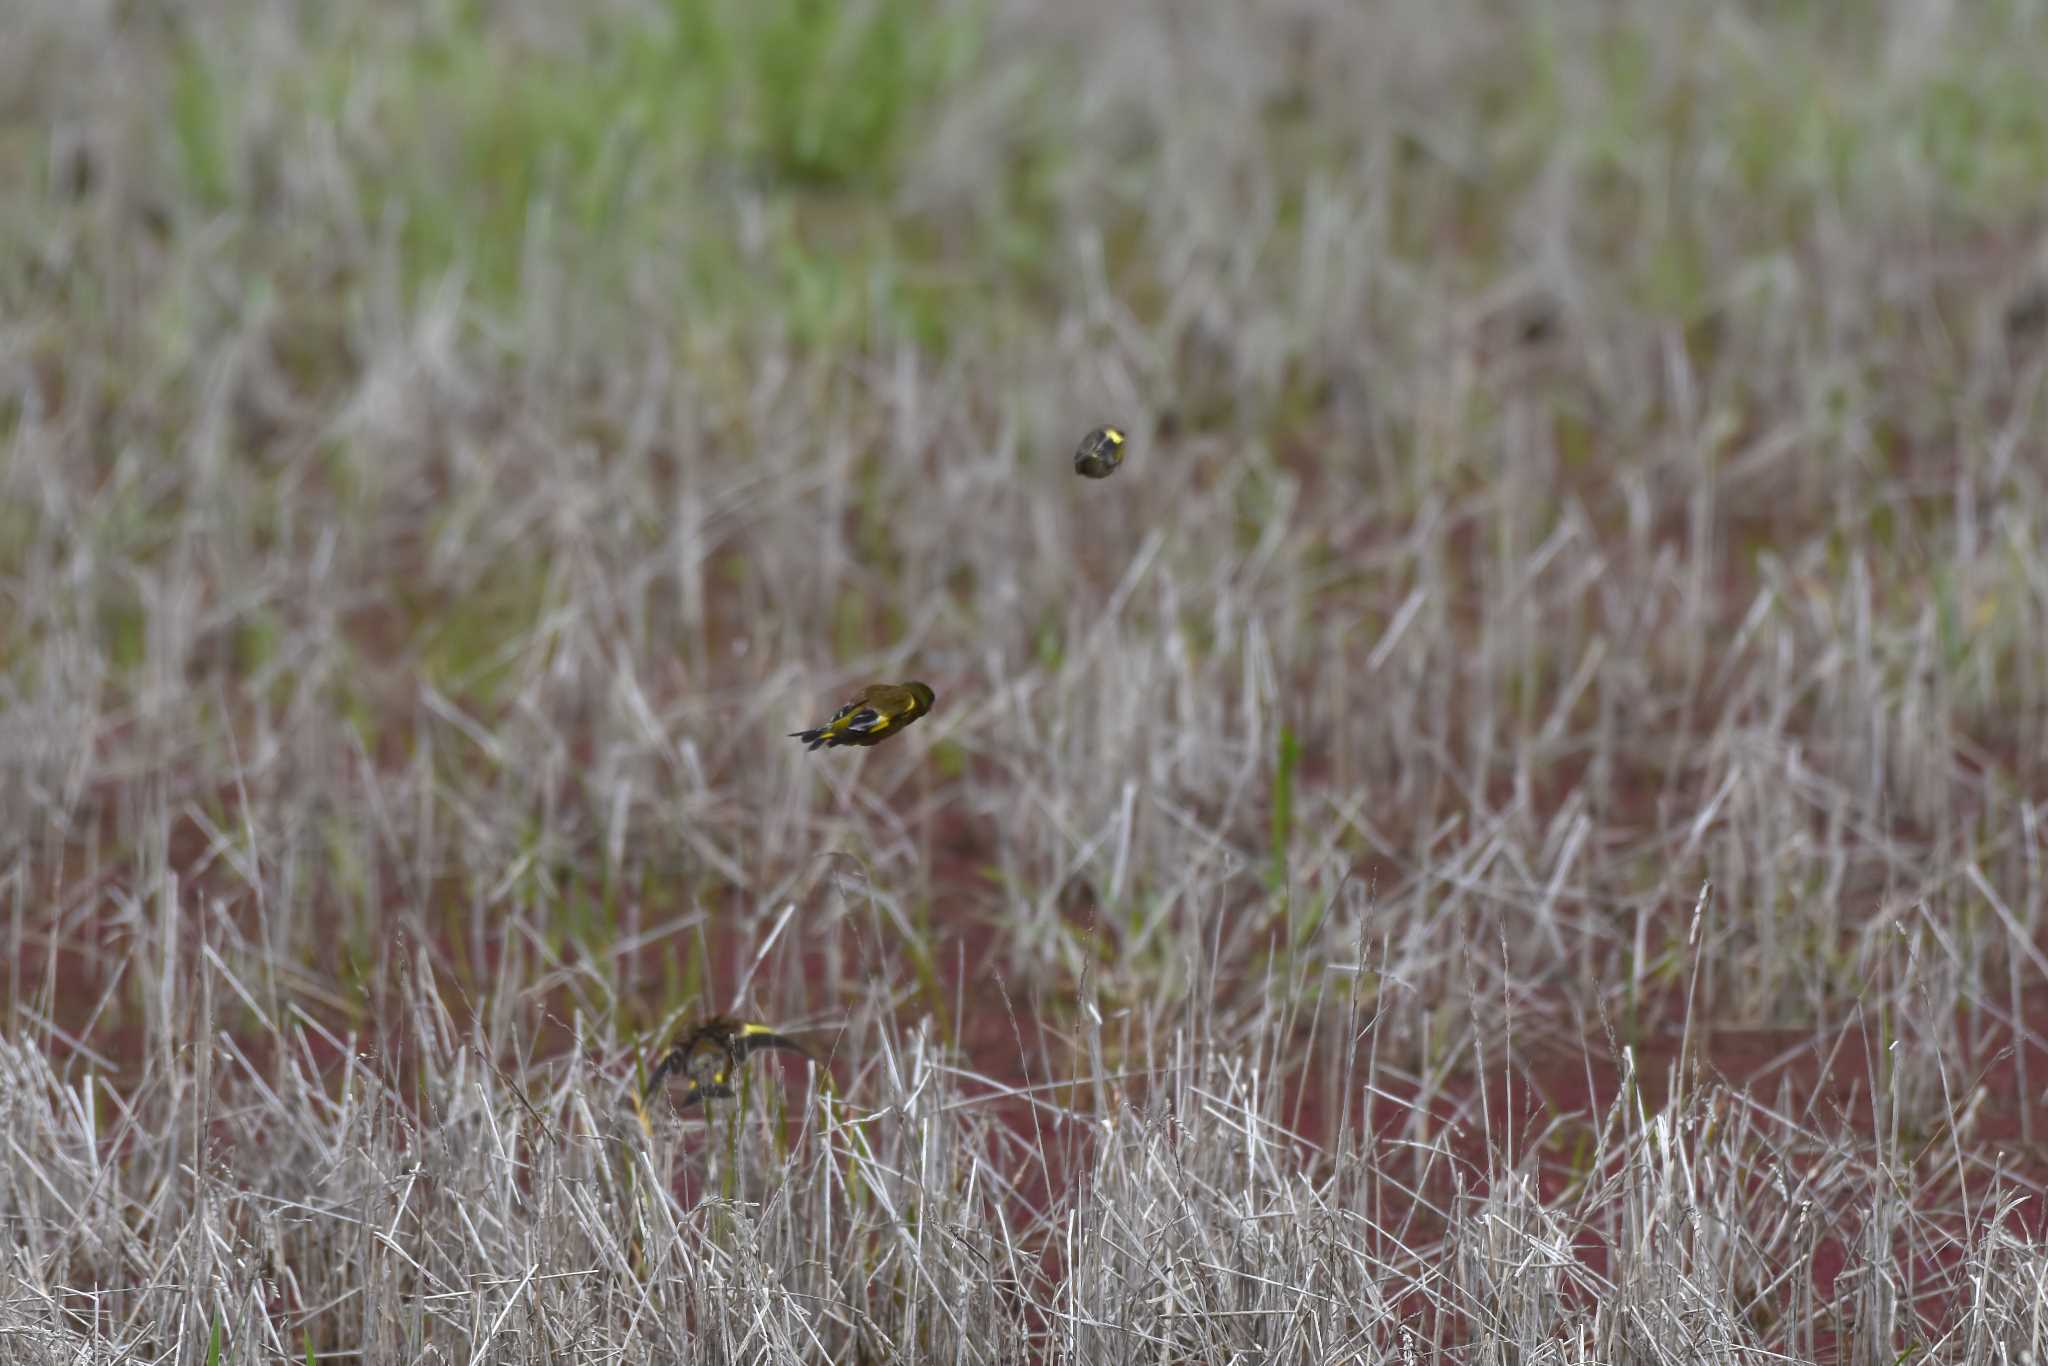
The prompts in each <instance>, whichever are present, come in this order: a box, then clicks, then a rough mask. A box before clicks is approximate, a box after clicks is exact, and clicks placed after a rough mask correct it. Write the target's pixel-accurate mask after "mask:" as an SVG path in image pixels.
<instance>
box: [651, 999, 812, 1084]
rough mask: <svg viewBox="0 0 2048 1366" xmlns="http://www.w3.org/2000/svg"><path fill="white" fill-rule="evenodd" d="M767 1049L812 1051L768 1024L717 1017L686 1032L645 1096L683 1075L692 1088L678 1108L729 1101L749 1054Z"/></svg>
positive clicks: (661, 1064) (806, 1054) (808, 1053)
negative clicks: (733, 1079) (734, 1077)
mask: <svg viewBox="0 0 2048 1366" xmlns="http://www.w3.org/2000/svg"><path fill="white" fill-rule="evenodd" d="M764 1048H780V1049H783V1050H784V1051H786V1052H790V1053H799V1054H802V1055H803V1056H804V1057H806V1058H808V1057H810V1056H811V1050H809V1049H808V1048H805V1047H804V1046H803V1045H802V1044H800V1043H798V1042H797V1041H796V1040H795V1039H792V1038H790V1037H788V1036H787V1035H783V1034H778V1033H776V1032H775V1031H774V1030H772V1029H770V1028H769V1027H768V1026H767V1025H763V1024H750V1023H748V1022H746V1021H744V1020H733V1019H728V1018H726V1017H725V1016H723V1015H714V1016H712V1017H711V1018H710V1019H708V1020H704V1021H703V1022H701V1023H699V1024H696V1025H693V1026H692V1027H691V1028H689V1029H687V1030H685V1031H684V1032H683V1036H682V1038H681V1039H679V1040H677V1041H676V1044H675V1046H674V1047H673V1048H670V1049H669V1050H668V1052H667V1053H665V1054H663V1055H662V1059H661V1061H660V1062H659V1063H657V1064H656V1065H655V1068H654V1074H653V1075H652V1076H650V1077H649V1078H648V1079H647V1090H646V1091H645V1092H644V1093H643V1094H645V1095H648V1096H652V1095H653V1094H654V1093H655V1092H656V1091H658V1090H660V1089H661V1088H662V1086H663V1085H665V1084H666V1083H667V1081H668V1079H669V1078H670V1077H672V1076H675V1075H676V1074H678V1073H680V1074H682V1075H683V1076H685V1077H687V1078H689V1081H690V1089H689V1090H688V1091H686V1092H684V1093H683V1096H682V1098H681V1099H680V1100H679V1101H677V1102H676V1103H677V1105H678V1106H684V1105H695V1104H697V1103H698V1102H699V1101H703V1100H730V1099H732V1096H733V1089H732V1076H733V1073H734V1072H737V1071H738V1070H739V1067H740V1064H741V1063H743V1062H745V1061H746V1060H747V1057H748V1055H749V1054H752V1053H757V1052H759V1051H760V1050H761V1049H764Z"/></svg>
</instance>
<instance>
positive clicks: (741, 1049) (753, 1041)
mask: <svg viewBox="0 0 2048 1366" xmlns="http://www.w3.org/2000/svg"><path fill="white" fill-rule="evenodd" d="M732 1042H733V1049H734V1051H736V1052H737V1053H738V1054H739V1055H740V1056H741V1057H743V1058H744V1057H746V1056H747V1055H748V1054H749V1053H758V1052H760V1051H761V1050H762V1049H764V1048H779V1049H782V1050H783V1051H785V1052H789V1053H801V1054H803V1055H804V1056H805V1057H807V1058H808V1057H809V1056H811V1050H810V1049H808V1048H805V1047H804V1046H803V1045H802V1044H800V1043H798V1042H797V1041H796V1040H795V1039H792V1038H790V1037H789V1036H788V1035H786V1034H778V1033H776V1032H775V1031H774V1030H772V1029H770V1028H769V1027H768V1026H767V1025H761V1024H743V1025H741V1026H740V1028H739V1037H737V1038H735V1039H734V1040H733V1041H732Z"/></svg>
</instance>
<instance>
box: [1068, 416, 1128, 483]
mask: <svg viewBox="0 0 2048 1366" xmlns="http://www.w3.org/2000/svg"><path fill="white" fill-rule="evenodd" d="M1123 463H1124V432H1123V428H1121V427H1097V428H1096V429H1095V430H1094V431H1092V432H1090V433H1088V435H1086V436H1084V437H1082V438H1081V444H1080V446H1079V447H1077V448H1076V449H1075V451H1074V473H1076V474H1078V475H1080V476H1081V477H1082V478H1083V479H1107V478H1109V476H1110V475H1112V474H1115V473H1116V467H1117V466H1118V465H1121V464H1123Z"/></svg>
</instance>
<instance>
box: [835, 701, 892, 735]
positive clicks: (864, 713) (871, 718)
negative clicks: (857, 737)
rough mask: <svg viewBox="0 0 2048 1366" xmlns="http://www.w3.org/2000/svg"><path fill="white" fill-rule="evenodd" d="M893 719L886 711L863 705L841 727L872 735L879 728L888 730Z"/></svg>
mask: <svg viewBox="0 0 2048 1366" xmlns="http://www.w3.org/2000/svg"><path fill="white" fill-rule="evenodd" d="M892 719H893V718H892V717H891V716H890V715H889V714H888V713H887V712H885V711H880V710H877V709H876V708H874V707H862V708H861V709H860V710H859V711H857V712H855V713H854V714H853V715H851V716H849V717H847V718H846V722H845V724H844V725H842V726H840V729H841V730H854V731H859V732H860V733H861V734H862V735H872V734H874V733H875V732H876V731H878V730H887V729H888V728H889V723H890V721H891V720H892ZM835 724H836V723H835Z"/></svg>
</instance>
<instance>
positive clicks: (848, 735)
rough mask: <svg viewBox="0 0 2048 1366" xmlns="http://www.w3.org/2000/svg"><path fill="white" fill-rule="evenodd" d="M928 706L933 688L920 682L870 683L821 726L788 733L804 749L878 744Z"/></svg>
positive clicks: (928, 709) (913, 719)
mask: <svg viewBox="0 0 2048 1366" xmlns="http://www.w3.org/2000/svg"><path fill="white" fill-rule="evenodd" d="M931 709H932V690H931V689H930V688H928V687H926V686H925V685H924V684H922V683H870V684H869V685H868V686H867V687H865V688H862V689H861V690H860V696H858V697H856V698H854V699H853V700H852V701H851V702H848V703H847V704H846V705H845V706H843V707H841V708H840V709H839V710H838V711H835V712H833V713H832V719H831V720H830V721H827V722H826V723H825V724H824V725H822V726H813V727H811V728H810V729H809V730H793V731H791V732H790V734H791V735H792V736H794V737H795V738H796V739H799V740H801V741H803V742H804V747H805V748H806V749H820V748H830V747H831V746H834V745H879V744H881V743H882V741H884V740H886V739H888V738H889V737H890V736H892V735H894V734H895V733H896V732H897V731H899V730H902V729H903V728H904V727H905V726H907V725H909V724H910V723H911V722H912V721H915V720H916V719H917V718H918V717H920V716H923V715H924V714H925V713H926V712H928V711H930V710H931Z"/></svg>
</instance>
